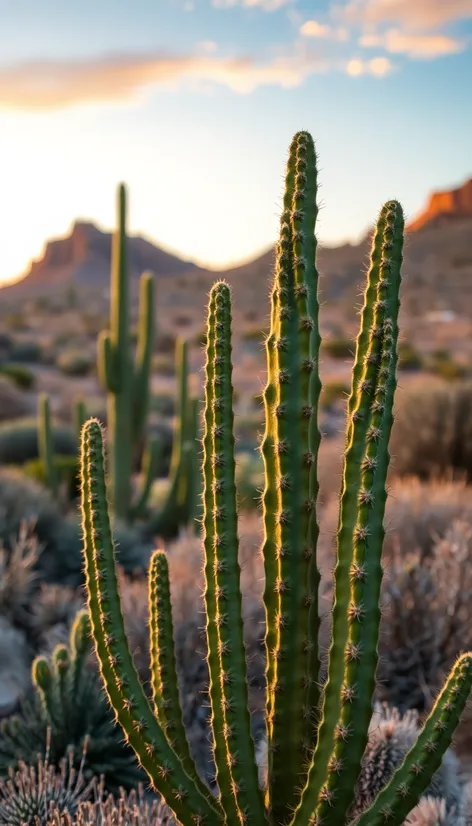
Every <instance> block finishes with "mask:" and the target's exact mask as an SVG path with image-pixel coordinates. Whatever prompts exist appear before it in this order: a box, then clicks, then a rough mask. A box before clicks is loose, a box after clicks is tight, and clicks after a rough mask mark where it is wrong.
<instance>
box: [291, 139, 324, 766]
mask: <svg viewBox="0 0 472 826" xmlns="http://www.w3.org/2000/svg"><path fill="white" fill-rule="evenodd" d="M317 185H318V172H317V158H316V153H315V146H314V143H313V140H312V139H311V136H309V135H308V134H307V133H304V134H303V133H302V135H299V136H298V143H297V148H296V175H295V191H294V196H293V209H292V237H293V256H294V273H295V291H296V299H297V305H298V307H297V309H298V317H299V319H300V332H299V336H300V344H301V353H300V359H301V384H302V387H301V392H302V402H303V405H304V410H305V412H306V415H304V416H303V417H302V419H301V429H302V444H303V446H304V450H303V455H302V461H301V467H300V477H301V480H302V485H303V488H304V491H306V493H307V495H306V494H305V496H306V500H305V503H304V508H303V509H302V531H303V536H304V537H305V540H304V553H303V559H304V562H305V565H306V566H307V571H306V573H305V576H306V578H307V594H306V599H305V601H304V603H306V608H305V604H304V606H303V607H302V608H301V623H302V624H304V625H305V627H306V635H307V638H306V641H305V648H306V665H305V669H306V676H305V686H306V698H305V709H304V727H305V728H306V729H307V735H306V738H305V740H306V742H305V743H304V748H305V755H306V757H311V753H312V752H313V749H314V747H315V745H316V733H317V723H318V721H317V713H318V705H319V699H320V692H319V670H320V659H319V651H318V632H319V626H320V621H319V606H318V590H319V586H320V573H319V569H318V564H317V558H316V546H317V541H318V534H319V528H318V521H317V515H316V502H317V498H318V490H319V483H318V474H317V466H318V450H319V446H320V439H321V434H320V430H319V427H318V407H319V399H320V393H321V381H320V374H319V351H320V344H321V337H320V331H319V304H318V271H317V268H316V249H317V240H316V235H315V228H316V220H317V217H318V206H317V203H316V196H317V191H318V190H317Z"/></svg>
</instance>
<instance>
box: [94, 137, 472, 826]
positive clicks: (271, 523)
mask: <svg viewBox="0 0 472 826" xmlns="http://www.w3.org/2000/svg"><path fill="white" fill-rule="evenodd" d="M316 195H317V162H316V153H315V147H314V143H313V140H312V138H311V136H310V135H309V134H308V133H306V132H299V133H297V134H296V135H295V137H294V138H293V141H292V144H291V146H290V151H289V158H288V164H287V174H286V182H285V194H284V206H283V213H282V218H281V227H280V240H279V244H278V248H277V258H276V267H275V278H274V285H273V289H272V294H271V329H270V334H269V336H268V338H267V343H266V352H267V368H268V377H267V385H266V389H265V393H264V400H265V414H266V416H265V418H266V430H265V434H264V438H263V442H262V448H261V449H262V454H263V458H264V465H265V489H264V493H263V511H264V525H265V538H264V543H263V548H262V553H263V557H264V564H265V580H266V582H265V592H264V604H265V611H266V638H265V639H266V664H267V665H266V725H267V743H268V771H267V788H266V789H263V788H262V787H261V783H260V780H259V777H258V768H257V762H256V757H255V746H254V742H253V740H252V737H251V728H250V718H249V712H248V689H247V680H246V662H245V650H244V645H243V626H242V617H241V588H240V567H239V563H238V517H237V508H236V486H235V461H234V436H233V403H232V402H233V398H232V395H233V391H232V362H231V295H230V290H229V287H228V286H227V285H226V284H225V283H223V282H218V283H217V284H215V285H214V287H213V289H212V291H211V294H210V300H209V307H208V327H207V344H206V354H207V358H206V373H205V433H204V438H203V449H204V456H203V480H204V491H203V506H204V513H203V529H204V549H205V578H206V586H205V608H206V629H207V645H208V665H209V673H210V692H209V693H210V701H211V714H212V739H213V747H214V759H215V765H216V780H217V786H218V794H217V795H216V796H213V795H212V794H210V792H209V791H208V789H207V788H206V786H204V784H203V783H202V781H201V779H200V778H199V776H198V775H197V772H196V769H195V765H194V762H193V760H192V756H191V754H190V750H189V747H188V743H187V739H186V735H185V730H184V728H183V725H182V715H181V710H180V707H179V697H178V689H177V677H176V673H175V664H174V660H173V656H172V636H173V631H172V610H171V602H170V593H169V583H168V564H167V559H166V555H165V553H163V552H162V551H157V552H155V555H154V557H153V559H152V564H151V566H150V572H149V599H150V609H151V610H150V616H151V622H150V634H151V640H152V645H151V649H152V662H151V670H152V675H153V677H152V703H150V702H149V701H148V700H147V698H146V695H145V693H144V691H143V688H142V686H141V684H140V682H139V679H138V676H137V672H136V670H135V667H134V664H133V660H132V656H131V653H130V650H129V647H128V644H127V640H126V635H125V631H124V624H123V617H122V612H121V607H120V597H119V590H118V584H117V576H116V566H115V559H114V545H113V537H112V533H111V528H110V520H109V509H108V503H107V478H106V474H105V455H104V443H103V442H104V440H103V431H102V428H101V426H100V424H99V422H98V421H96V420H93V419H92V420H90V421H88V422H87V423H86V424H85V426H84V428H83V431H82V442H81V473H82V499H81V503H82V520H83V530H84V554H85V565H86V576H87V590H88V603H89V611H90V617H91V623H92V633H93V637H94V640H95V646H96V651H97V655H98V659H99V662H100V668H101V673H102V677H103V680H104V684H105V687H106V691H107V693H108V697H109V700H110V702H111V705H112V706H113V708H114V711H115V714H116V718H117V720H118V722H119V723H120V725H121V726H122V728H123V731H124V733H125V736H126V739H127V741H128V742H129V744H130V745H131V746H132V747H133V749H134V750H135V752H136V754H137V757H138V759H139V761H140V763H141V765H142V766H143V767H144V769H145V770H146V771H147V773H148V775H149V777H150V779H151V781H152V783H153V785H154V787H155V789H156V790H158V791H159V792H160V793H161V794H162V796H163V797H164V799H165V801H166V802H167V804H168V805H169V807H170V808H171V809H172V811H173V812H174V814H175V817H176V818H177V820H178V821H180V822H181V823H182V824H185V826H190V824H191V823H200V824H207V825H208V826H216V824H218V823H221V824H223V823H227V824H228V826H237V824H239V825H240V826H263V824H273V826H288V824H290V826H345V825H346V824H348V823H351V822H353V821H354V822H356V823H357V824H358V826H400V824H402V823H404V821H405V819H406V818H407V816H408V815H409V813H410V812H412V810H413V809H414V808H415V807H416V806H417V804H418V802H419V801H420V799H421V798H422V796H423V794H424V793H425V791H426V790H427V789H428V786H429V785H430V783H431V779H432V777H433V775H434V774H435V772H436V771H437V769H438V767H439V766H440V764H441V760H442V757H443V755H444V754H445V752H446V750H447V748H448V747H449V745H450V742H451V738H452V735H453V732H454V730H455V727H456V725H457V723H458V720H459V717H460V715H461V713H462V710H463V708H464V705H465V703H466V700H467V697H468V694H469V690H470V687H471V684H472V654H464V655H463V656H462V657H460V658H459V659H458V660H457V662H456V663H455V665H454V667H453V669H452V671H451V673H450V675H449V677H448V679H447V682H446V684H445V686H444V688H443V690H442V691H441V693H440V694H439V696H438V698H437V701H436V703H435V705H434V708H433V709H432V711H431V713H430V715H429V717H428V718H427V719H426V721H425V723H424V726H423V728H422V730H421V732H420V733H419V735H418V737H417V738H416V739H415V741H414V742H413V744H412V745H411V747H410V748H409V749H408V751H407V753H406V754H405V757H404V760H403V762H402V763H401V764H400V765H399V766H398V767H397V768H396V770H395V771H393V773H392V774H391V777H390V778H389V779H388V782H386V784H385V785H384V786H383V788H382V789H381V790H379V792H378V794H376V795H375V797H374V798H373V800H371V801H370V802H369V803H368V805H367V808H365V810H364V811H362V813H360V814H359V816H357V815H355V814H354V815H353V802H354V796H355V787H356V782H357V780H358V778H359V775H360V773H361V767H362V760H363V755H364V752H365V749H366V745H367V742H368V732H369V725H370V723H371V718H372V703H373V696H374V688H375V675H376V668H377V660H378V654H377V646H378V634H379V624H380V608H379V594H380V586H381V580H382V566H381V554H382V544H383V539H384V527H383V520H384V510H385V501H386V496H387V494H386V488H385V484H386V475H387V468H388V464H389V450H388V443H389V436H390V430H391V426H392V419H393V414H392V410H393V399H394V391H395V386H396V362H397V339H398V311H399V289H400V280H401V278H400V273H401V264H402V248H403V231H404V218H403V212H402V208H401V206H400V204H399V203H398V202H397V201H388V202H387V203H386V204H385V205H384V207H383V208H382V210H381V212H380V215H379V218H378V221H377V225H376V228H375V232H374V236H373V242H372V251H371V259H370V266H369V271H368V275H367V286H366V290H365V300H364V307H363V311H362V320H361V327H360V332H359V335H358V338H357V344H356V357H355V364H354V368H353V374H352V390H351V395H350V399H349V403H348V423H347V432H346V448H345V456H344V471H343V482H342V490H341V496H340V513H339V528H338V533H337V560H336V567H335V572H334V593H335V598H334V606H333V614H332V639H331V646H330V650H329V660H328V675H327V681H326V683H325V684H324V685H323V686H321V685H320V654H319V642H318V622H319V620H318V604H317V601H318V585H319V579H320V577H319V572H318V567H317V558H316V546H317V536H318V525H317V519H316V505H317V493H318V481H317V454H318V446H319V441H320V434H319V430H318V425H317V419H318V416H317V412H318V400H319V396H320V387H321V384H320V378H319V373H318V362H319V347H320V334H319V326H318V299H317V280H318V276H317V270H316V260H315V259H316V237H315V223H316V217H317V207H316ZM107 346H108V345H107ZM112 444H113V441H112ZM112 473H113V471H112ZM113 484H114V483H113V476H112V481H111V492H112V493H113V490H114V487H113Z"/></svg>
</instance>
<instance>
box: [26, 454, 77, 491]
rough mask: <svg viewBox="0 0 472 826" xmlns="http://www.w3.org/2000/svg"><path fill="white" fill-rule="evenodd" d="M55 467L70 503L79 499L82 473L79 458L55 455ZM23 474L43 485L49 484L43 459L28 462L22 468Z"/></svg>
mask: <svg viewBox="0 0 472 826" xmlns="http://www.w3.org/2000/svg"><path fill="white" fill-rule="evenodd" d="M53 465H54V468H55V470H56V474H57V478H58V479H59V484H60V485H61V487H63V488H64V489H65V493H66V497H67V499H68V501H72V500H74V499H77V497H78V495H79V493H80V472H79V461H78V457H77V456H61V455H60V454H55V455H54V458H53ZM22 470H23V473H24V474H25V475H26V476H30V477H31V478H32V479H36V480H37V481H38V482H41V483H42V484H43V485H45V484H46V483H47V474H46V468H45V466H44V462H43V461H42V459H32V460H31V461H29V462H26V463H25V464H24V465H23V467H22Z"/></svg>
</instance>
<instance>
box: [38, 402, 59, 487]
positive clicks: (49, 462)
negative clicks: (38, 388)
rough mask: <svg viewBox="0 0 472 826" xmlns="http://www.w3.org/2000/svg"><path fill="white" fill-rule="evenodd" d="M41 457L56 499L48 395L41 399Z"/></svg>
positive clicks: (56, 485)
mask: <svg viewBox="0 0 472 826" xmlns="http://www.w3.org/2000/svg"><path fill="white" fill-rule="evenodd" d="M38 413H39V433H38V436H39V439H38V442H39V455H40V457H41V461H42V463H43V467H44V472H45V474H46V481H47V485H48V487H49V488H50V490H51V491H52V494H53V496H54V497H57V493H58V481H57V474H56V468H55V467H54V447H53V442H52V428H51V410H50V407H49V398H48V396H47V395H46V393H42V394H41V395H40V397H39V410H38Z"/></svg>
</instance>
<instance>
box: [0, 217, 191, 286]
mask: <svg viewBox="0 0 472 826" xmlns="http://www.w3.org/2000/svg"><path fill="white" fill-rule="evenodd" d="M111 241H112V236H111V233H108V232H102V231H101V230H100V229H98V227H96V226H95V225H94V224H92V223H90V222H86V221H76V222H75V224H73V226H72V229H71V231H70V233H69V234H68V235H66V236H65V237H63V238H55V239H53V240H51V241H48V242H47V243H46V245H45V247H44V252H43V254H42V255H41V257H40V258H38V259H36V260H35V261H33V262H32V263H31V265H30V267H29V269H28V270H27V271H26V272H25V273H24V275H23V276H22V277H21V280H20V281H18V282H15V283H14V284H12V285H7V286H6V287H5V288H4V289H5V290H8V292H11V291H12V290H13V291H14V292H18V291H23V290H28V291H32V292H36V291H37V290H41V289H49V288H51V287H56V288H57V287H58V286H59V285H60V286H61V287H63V286H68V285H70V284H75V285H77V286H103V287H106V286H107V285H108V283H109V279H110V260H111ZM128 261H129V268H130V276H131V278H132V279H138V278H139V276H140V275H141V273H142V272H144V271H145V270H152V272H153V273H154V274H155V275H157V276H159V275H181V274H183V273H192V272H200V271H201V269H200V267H198V266H197V265H196V264H194V263H192V262H191V261H184V260H183V259H181V258H179V257H178V256H176V255H172V254H170V253H168V252H165V251H164V250H162V249H160V247H157V246H155V245H154V244H152V243H151V242H150V241H146V240H145V239H144V238H141V237H140V236H130V237H129V239H128Z"/></svg>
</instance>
